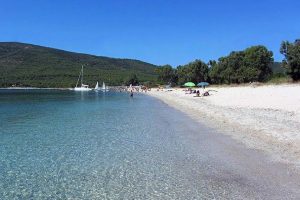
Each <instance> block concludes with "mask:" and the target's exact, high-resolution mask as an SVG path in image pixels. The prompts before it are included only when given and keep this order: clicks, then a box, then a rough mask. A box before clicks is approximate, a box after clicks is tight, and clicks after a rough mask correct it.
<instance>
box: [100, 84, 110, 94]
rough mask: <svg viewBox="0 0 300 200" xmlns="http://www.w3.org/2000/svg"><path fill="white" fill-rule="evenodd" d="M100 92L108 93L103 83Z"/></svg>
mask: <svg viewBox="0 0 300 200" xmlns="http://www.w3.org/2000/svg"><path fill="white" fill-rule="evenodd" d="M101 90H102V91H103V92H108V91H109V90H108V88H107V86H106V85H105V83H104V82H103V83H102V88H101Z"/></svg>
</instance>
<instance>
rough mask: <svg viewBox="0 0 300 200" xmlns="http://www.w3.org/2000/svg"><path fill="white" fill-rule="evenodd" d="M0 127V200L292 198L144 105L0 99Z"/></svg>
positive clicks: (149, 102)
mask: <svg viewBox="0 0 300 200" xmlns="http://www.w3.org/2000/svg"><path fill="white" fill-rule="evenodd" d="M0 122H1V123H0V199H68V198H69V199H228V198H231V199H232V198H234V199H245V198H249V199H264V198H266V197H270V198H273V199H274V196H275V197H279V196H278V195H280V194H281V193H282V194H283V195H288V196H287V197H288V198H294V197H297V196H295V195H297V194H295V193H294V192H295V191H291V192H290V191H289V190H287V189H286V188H280V184H279V185H278V184H277V183H273V184H274V185H271V186H270V185H268V186H265V185H266V184H268V183H269V182H270V183H271V182H272V181H273V180H274V179H272V177H270V176H272V174H271V175H268V176H267V178H268V177H269V178H270V180H268V179H267V180H265V178H262V179H263V180H260V179H259V178H255V177H254V178H253V177H252V176H253V175H254V176H255V172H253V171H250V172H247V173H248V174H246V175H245V176H244V175H242V174H244V171H247V169H245V168H244V167H243V166H242V167H240V166H239V163H236V164H237V167H232V163H233V162H236V160H235V158H231V157H229V158H228V159H226V160H225V161H224V157H225V156H227V153H228V151H233V152H234V151H235V149H227V150H226V149H225V150H224V149H223V147H222V145H224V147H225V148H228V146H230V148H231V146H232V142H231V140H230V139H228V138H226V137H224V136H220V135H218V134H216V133H215V132H214V131H212V130H210V129H208V128H206V127H204V126H201V125H199V124H197V123H195V122H194V121H192V120H191V119H190V118H188V117H187V116H185V115H183V114H182V113H180V112H178V111H176V110H173V109H171V108H169V107H168V106H166V105H165V104H163V103H161V102H159V101H157V100H155V99H153V98H151V97H148V96H146V95H135V96H134V98H130V97H129V95H128V94H126V93H113V92H111V93H106V94H104V93H102V92H99V93H95V92H87V93H80V92H79V93H78V92H77V93H76V92H72V91H53V90H0ZM234 145H235V144H234ZM236 146H237V147H235V148H237V149H239V148H240V149H242V150H243V147H240V146H239V145H238V144H237V145H236ZM231 153H232V152H231ZM247 153H249V152H248V151H246V154H247ZM232 154H233V153H232ZM228 155H230V153H229V154H228ZM230 159H231V160H230ZM242 159H243V158H242ZM255 159H256V158H255ZM228 160H229V161H230V162H229V161H228ZM250 160H251V159H250ZM257 160H260V158H258V159H257ZM255 161H256V160H255ZM250 162H251V161H250ZM229 163H230V164H229ZM245 165H247V163H245ZM262 165H263V166H262V167H264V166H265V165H268V162H266V164H265V163H264V162H263V164H262ZM270 166H272V164H270ZM271 171H272V170H271ZM274 173H275V174H276V172H274ZM257 183H258V184H257ZM272 191H273V193H272ZM277 193H278V194H277ZM268 195H270V196H268Z"/></svg>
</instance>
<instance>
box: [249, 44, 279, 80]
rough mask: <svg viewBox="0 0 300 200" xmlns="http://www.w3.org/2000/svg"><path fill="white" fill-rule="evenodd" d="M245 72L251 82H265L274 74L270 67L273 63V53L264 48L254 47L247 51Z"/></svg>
mask: <svg viewBox="0 0 300 200" xmlns="http://www.w3.org/2000/svg"><path fill="white" fill-rule="evenodd" d="M244 52H245V58H244V62H245V66H246V67H247V68H248V69H247V70H246V71H245V75H247V77H248V78H250V79H249V80H255V81H261V82H262V81H265V80H267V78H268V77H269V76H270V75H271V74H272V69H271V68H270V65H271V64H272V63H273V61H274V59H273V52H272V51H268V49H267V48H266V47H264V46H253V47H250V48H247V49H246V50H245V51H244Z"/></svg>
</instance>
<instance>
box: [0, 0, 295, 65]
mask: <svg viewBox="0 0 300 200" xmlns="http://www.w3.org/2000/svg"><path fill="white" fill-rule="evenodd" d="M299 8H300V1H299V0H226V1H225V0H0V41H1V42H8V41H15V42H24V43H31V44H37V45H42V46H48V47H53V48H59V49H64V50H68V51H74V52H80V53H88V54H94V55H99V56H109V57H115V58H132V59H138V60H142V61H145V62H149V63H152V64H156V65H164V64H171V65H172V66H174V67H175V66H178V65H183V64H187V63H188V62H191V61H193V60H195V59H201V60H203V61H205V62H207V61H209V60H212V59H218V58H219V57H221V56H226V55H228V54H229V53H230V52H231V51H238V50H243V49H245V48H247V47H250V46H253V45H265V46H266V47H267V48H268V49H270V50H271V51H273V53H274V58H275V60H276V61H281V60H282V58H283V57H282V55H280V53H279V48H280V43H281V42H282V41H283V40H289V41H294V40H295V39H297V38H300V20H299V19H300V12H299Z"/></svg>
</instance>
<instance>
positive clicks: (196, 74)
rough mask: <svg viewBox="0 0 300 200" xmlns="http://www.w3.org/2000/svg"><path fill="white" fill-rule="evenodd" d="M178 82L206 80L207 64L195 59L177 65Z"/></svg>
mask: <svg viewBox="0 0 300 200" xmlns="http://www.w3.org/2000/svg"><path fill="white" fill-rule="evenodd" d="M177 74H178V82H179V83H180V84H181V85H182V84H184V83H185V82H188V81H192V82H195V83H199V82H201V81H207V80H208V66H207V64H205V63H204V62H202V61H201V60H195V61H194V62H191V63H189V64H187V65H184V66H178V67H177Z"/></svg>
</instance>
